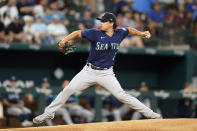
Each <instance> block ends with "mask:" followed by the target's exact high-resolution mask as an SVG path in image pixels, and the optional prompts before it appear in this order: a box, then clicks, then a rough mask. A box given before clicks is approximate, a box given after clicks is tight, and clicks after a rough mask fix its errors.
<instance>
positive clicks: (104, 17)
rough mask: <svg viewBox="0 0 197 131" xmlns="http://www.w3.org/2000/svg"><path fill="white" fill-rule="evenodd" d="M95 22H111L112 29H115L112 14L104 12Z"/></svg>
mask: <svg viewBox="0 0 197 131" xmlns="http://www.w3.org/2000/svg"><path fill="white" fill-rule="evenodd" d="M96 19H97V20H100V21H101V22H107V21H109V22H113V23H114V26H113V27H114V28H116V26H117V24H116V16H115V15H114V14H113V13H110V12H105V13H104V14H103V15H102V16H101V17H97V18H96Z"/></svg>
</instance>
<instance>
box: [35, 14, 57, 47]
mask: <svg viewBox="0 0 197 131" xmlns="http://www.w3.org/2000/svg"><path fill="white" fill-rule="evenodd" d="M32 27H33V30H34V31H35V34H34V35H35V37H36V38H38V41H39V39H40V41H41V43H42V44H47V45H51V44H52V43H53V38H52V37H50V36H49V34H48V30H47V25H46V24H45V23H43V22H41V17H40V16H36V18H35V23H33V24H32Z"/></svg>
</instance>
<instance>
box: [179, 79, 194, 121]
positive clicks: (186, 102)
mask: <svg viewBox="0 0 197 131" xmlns="http://www.w3.org/2000/svg"><path fill="white" fill-rule="evenodd" d="M180 92H181V93H192V92H196V90H194V89H193V87H192V83H189V82H186V83H185V87H184V89H183V90H181V91H180ZM191 107H192V100H190V99H188V98H185V99H181V100H179V102H178V105H177V112H176V117H178V118H189V117H191V115H192V110H191Z"/></svg>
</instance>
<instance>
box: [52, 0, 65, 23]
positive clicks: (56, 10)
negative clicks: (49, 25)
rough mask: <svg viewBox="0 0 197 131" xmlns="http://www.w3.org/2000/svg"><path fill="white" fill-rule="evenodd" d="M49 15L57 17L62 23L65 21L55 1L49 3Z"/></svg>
mask: <svg viewBox="0 0 197 131" xmlns="http://www.w3.org/2000/svg"><path fill="white" fill-rule="evenodd" d="M50 9H51V15H52V17H53V16H56V17H58V19H59V20H60V21H61V22H62V23H63V21H64V20H65V17H64V14H63V12H62V11H60V10H59V5H58V2H57V1H53V2H51V3H50Z"/></svg>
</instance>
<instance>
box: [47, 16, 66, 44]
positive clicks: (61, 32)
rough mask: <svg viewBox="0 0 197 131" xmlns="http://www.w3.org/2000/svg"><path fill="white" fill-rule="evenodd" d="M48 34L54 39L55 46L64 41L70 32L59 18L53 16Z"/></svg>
mask: <svg viewBox="0 0 197 131" xmlns="http://www.w3.org/2000/svg"><path fill="white" fill-rule="evenodd" d="M47 30H48V33H49V35H50V36H51V37H53V39H54V42H53V44H55V43H57V42H58V41H60V40H62V39H63V38H64V37H65V36H66V35H68V30H67V29H66V27H65V26H64V25H63V24H61V22H60V20H59V18H58V17H57V16H53V18H52V20H51V23H50V24H49V25H48V27H47Z"/></svg>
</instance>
